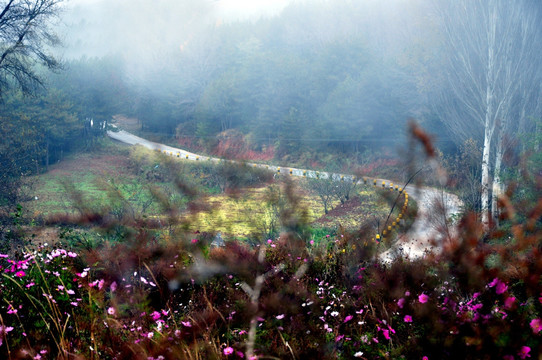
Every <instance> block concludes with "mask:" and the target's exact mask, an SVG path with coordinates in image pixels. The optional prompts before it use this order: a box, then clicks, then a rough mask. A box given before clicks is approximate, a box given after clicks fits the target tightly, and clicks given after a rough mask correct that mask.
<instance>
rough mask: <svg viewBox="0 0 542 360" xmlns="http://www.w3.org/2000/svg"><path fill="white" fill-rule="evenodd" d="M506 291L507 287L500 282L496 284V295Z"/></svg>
mask: <svg viewBox="0 0 542 360" xmlns="http://www.w3.org/2000/svg"><path fill="white" fill-rule="evenodd" d="M506 290H508V286H507V285H506V284H505V283H503V282H502V281H500V282H499V283H498V284H497V287H496V288H495V292H496V293H497V294H502V293H504V292H505V291H506Z"/></svg>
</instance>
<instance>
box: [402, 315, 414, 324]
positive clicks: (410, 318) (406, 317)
mask: <svg viewBox="0 0 542 360" xmlns="http://www.w3.org/2000/svg"><path fill="white" fill-rule="evenodd" d="M404 320H405V322H406V323H410V322H412V316H410V315H405V319H404Z"/></svg>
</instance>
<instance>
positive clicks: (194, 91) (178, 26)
mask: <svg viewBox="0 0 542 360" xmlns="http://www.w3.org/2000/svg"><path fill="white" fill-rule="evenodd" d="M42 1H44V0H42ZM6 3H10V2H6ZM44 3H47V4H48V3H51V5H56V4H57V2H50V1H49V2H46V1H44ZM106 5H107V6H106ZM540 16H541V13H540V4H539V3H538V2H536V1H528V0H524V1H518V2H507V1H499V0H492V1H459V2H450V1H437V2H434V1H428V0H415V1H408V2H407V1H399V0H397V1H391V2H386V3H380V2H374V1H347V0H344V1H304V2H295V3H291V4H290V5H289V6H287V7H285V8H284V9H283V10H282V11H280V12H278V13H275V14H273V15H269V16H262V17H260V18H257V17H255V18H254V17H253V18H250V19H248V20H243V21H241V20H239V21H236V20H233V19H231V18H223V17H222V14H221V13H220V12H219V11H218V10H217V7H216V6H215V5H214V4H212V3H207V2H197V3H196V2H190V1H180V2H179V1H175V2H173V1H163V2H159V3H156V4H150V3H148V2H145V1H130V2H127V1H118V2H115V3H114V4H109V3H108V2H95V3H76V4H74V5H73V7H72V8H64V10H63V13H62V23H63V24H64V27H57V28H56V29H57V30H58V32H59V34H60V36H59V38H61V39H62V40H64V47H62V48H60V50H58V54H59V55H62V56H63V58H64V63H63V65H64V68H65V71H63V72H61V73H59V74H50V73H48V72H45V71H42V70H39V71H38V70H36V71H37V72H33V74H35V76H36V79H38V78H39V79H47V80H48V84H49V85H50V87H51V88H54V89H56V90H55V91H58V93H59V94H62V96H61V98H62V99H65V101H67V102H68V103H69V104H70V106H71V107H72V109H73V111H74V114H75V115H74V116H75V117H76V118H77V122H78V124H79V125H78V126H80V127H82V128H84V127H85V126H86V125H85V124H86V122H88V121H89V119H92V120H93V122H94V123H97V124H99V128H102V127H103V125H102V124H104V123H105V122H107V121H108V120H109V119H110V118H111V116H113V115H115V114H119V113H121V114H125V115H128V116H133V117H136V118H138V119H139V121H140V122H141V125H142V130H143V131H145V132H147V133H153V134H156V135H159V136H164V137H173V136H176V137H177V138H178V139H180V140H182V141H183V144H184V145H189V146H194V147H198V148H199V149H206V150H207V151H209V152H212V151H213V149H214V148H216V146H217V144H219V143H220V141H221V140H220V139H225V138H228V137H231V139H238V138H239V136H242V138H243V141H245V142H246V143H247V144H248V145H247V146H249V147H250V148H251V149H252V150H254V151H262V152H266V153H269V152H270V153H272V154H273V155H274V156H275V158H276V160H285V161H286V160H287V161H294V162H296V161H299V162H302V163H303V162H304V163H318V162H319V161H320V160H321V161H320V163H322V162H325V161H324V160H322V158H324V157H325V156H324V155H323V154H333V157H332V158H333V159H335V160H333V161H336V162H337V164H338V165H339V167H340V166H343V165H345V164H348V163H349V162H348V161H346V159H347V158H348V159H350V160H351V161H354V162H355V161H357V162H359V161H360V160H362V159H363V158H364V157H365V156H366V154H367V153H366V152H367V151H371V152H373V151H381V150H384V149H385V151H390V150H391V151H392V152H393V151H395V150H396V149H401V148H404V147H405V146H406V145H405V144H406V143H405V139H404V136H403V134H404V132H405V131H404V130H405V128H406V123H407V120H408V119H409V118H411V117H412V118H415V119H416V120H417V121H418V122H419V123H421V125H422V126H423V127H424V128H426V129H428V130H429V131H430V132H432V133H435V134H437V136H436V137H435V141H436V144H437V146H438V147H439V149H440V150H441V151H442V152H443V153H444V154H445V155H446V156H451V157H453V156H454V155H455V154H456V153H459V152H461V151H463V150H464V149H471V150H472V152H473V153H477V151H480V153H481V154H482V155H483V156H482V158H480V159H479V160H478V163H477V164H475V165H476V166H474V167H473V169H474V168H476V167H477V166H478V167H479V168H480V173H479V174H478V173H475V174H471V175H469V176H465V177H464V179H463V180H468V181H467V182H468V183H469V184H470V183H471V178H476V177H480V189H479V190H476V191H479V192H481V193H482V197H481V198H480V201H479V202H477V203H476V204H475V207H476V208H477V209H479V210H483V212H484V213H486V214H488V210H490V209H491V207H493V210H494V212H495V210H496V201H495V199H496V197H495V195H497V194H498V193H499V192H501V191H502V182H503V181H502V178H503V176H506V172H507V169H509V168H510V166H511V167H513V166H515V165H517V161H516V160H514V159H517V158H518V156H519V154H520V153H521V152H524V151H526V150H528V146H527V142H525V141H523V135H524V134H527V133H529V132H533V131H535V132H537V131H540V129H539V127H537V126H536V124H537V119H540V117H541V111H542V109H541V105H540V103H541V102H540V99H541V85H540V84H541V83H542V82H541V81H540V54H539V50H538V49H540V48H542V47H541V46H540V31H541V30H540V26H537V24H539V23H541V21H540V20H541V19H540ZM44 29H49V28H48V27H47V28H44ZM40 34H42V36H45V35H43V34H46V33H44V32H42V33H40ZM47 34H49V33H47ZM54 39H55V37H53V36H51V38H50V40H54ZM47 40H49V38H47ZM6 44H7V43H6ZM44 44H45V43H44ZM8 48H9V47H8ZM8 48H6V49H8ZM32 49H33V48H32V47H30V48H28V49H27V50H25V51H30V50H32ZM36 49H39V48H36ZM39 51H41V50H39ZM45 53H47V52H44V54H45ZM29 55H31V54H30V53H29ZM30 58H32V57H30ZM37 59H41V58H40V57H39V56H38V58H37ZM50 64H51V65H53V64H55V63H54V62H51V63H50ZM0 65H1V64H0ZM32 69H34V68H32ZM33 71H34V70H33ZM38 75H39V76H38ZM12 83H15V82H12ZM19 86H22V85H21V84H20V85H19ZM83 132H84V131H83ZM232 141H233V140H232ZM465 144H468V145H465ZM531 147H532V146H531ZM461 158H462V159H473V157H472V156H470V155H466V154H464V155H462V157H461ZM507 159H511V162H510V161H506V160H507ZM350 160H349V161H350ZM40 163H41V164H42V165H46V163H47V160H46V158H43V159H42V160H40ZM341 164H342V165H341ZM471 165H472V164H471ZM471 165H468V167H470V166H471ZM454 166H455V165H454ZM452 168H453V166H452ZM458 179H460V176H458ZM463 180H459V183H462V182H464V181H463ZM469 187H470V189H471V190H469V191H471V192H472V191H475V189H474V188H473V187H472V186H469ZM467 196H470V195H467ZM487 221H488V218H487V217H486V223H487Z"/></svg>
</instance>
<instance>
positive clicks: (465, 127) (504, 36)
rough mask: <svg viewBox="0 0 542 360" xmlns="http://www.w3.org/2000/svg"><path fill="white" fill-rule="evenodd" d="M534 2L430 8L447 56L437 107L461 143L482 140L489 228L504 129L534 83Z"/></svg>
mask: <svg viewBox="0 0 542 360" xmlns="http://www.w3.org/2000/svg"><path fill="white" fill-rule="evenodd" d="M539 8H540V5H539V4H538V3H537V2H535V1H530V0H522V1H506V0H458V1H444V0H441V1H438V2H436V9H437V11H438V14H439V15H440V21H441V23H442V29H443V44H444V49H445V50H446V51H447V52H446V54H447V58H448V59H449V63H448V66H447V67H446V68H445V69H444V71H446V75H447V76H446V78H447V83H446V86H445V87H444V90H443V91H442V97H441V99H440V100H441V101H440V105H441V107H440V108H439V109H438V112H439V113H440V116H441V118H443V120H444V122H445V123H446V124H447V126H448V127H449V128H450V130H451V131H452V132H453V133H455V135H456V136H457V137H458V138H459V139H460V140H461V141H464V140H465V139H468V138H469V137H473V136H474V137H477V138H481V139H482V143H483V147H482V159H481V160H482V165H481V169H482V171H481V211H482V221H483V223H484V225H485V226H486V228H487V227H488V226H489V206H490V202H491V200H492V199H491V198H490V196H491V191H492V189H493V188H494V186H493V181H494V180H493V179H494V178H493V177H492V174H493V175H494V176H497V181H498V182H500V178H499V177H498V173H499V172H500V167H501V164H502V156H503V153H504V149H505V146H504V144H505V143H504V141H505V136H504V135H505V133H506V132H510V131H512V130H513V129H515V128H517V123H518V122H517V119H516V116H514V115H515V114H517V109H518V107H519V108H521V107H523V106H524V105H525V106H526V104H522V102H525V101H528V99H530V98H535V96H530V97H527V98H522V96H521V95H522V92H524V91H526V90H527V89H531V88H532V85H533V84H535V83H536V81H538V82H539V80H540V72H539V67H538V66H536V65H534V64H536V61H535V59H536V58H537V56H540V55H539V53H540V50H539V49H540V48H541V47H540V45H541V36H540V12H539Z"/></svg>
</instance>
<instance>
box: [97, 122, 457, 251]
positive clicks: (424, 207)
mask: <svg viewBox="0 0 542 360" xmlns="http://www.w3.org/2000/svg"><path fill="white" fill-rule="evenodd" d="M107 135H108V136H109V137H110V138H112V139H114V140H117V141H120V142H123V143H126V144H130V145H136V144H139V145H142V146H144V147H146V148H148V149H150V150H154V151H160V152H162V153H165V154H166V155H169V156H172V157H178V158H180V159H187V160H192V161H214V162H218V161H221V160H222V159H219V158H214V157H208V156H203V155H198V154H194V153H191V152H188V151H186V150H183V149H179V148H175V147H172V146H167V145H164V144H159V143H155V142H152V141H149V140H146V139H143V138H140V137H138V136H136V135H134V134H131V133H129V132H127V131H124V130H119V131H108V132H107ZM249 165H250V166H257V167H265V168H268V169H269V170H270V171H273V172H277V173H281V174H290V175H292V176H305V177H309V178H317V177H318V178H322V179H327V178H331V179H333V180H337V181H339V180H344V181H352V180H354V179H355V177H354V176H353V175H351V174H336V173H327V172H324V171H315V170H308V169H297V168H292V167H279V166H275V165H262V164H255V163H249ZM373 180H374V179H371V181H373ZM358 181H360V180H358ZM376 181H377V183H378V184H381V183H382V182H383V181H384V182H386V183H387V184H389V183H390V181H389V180H385V179H376ZM406 191H407V192H408V194H409V196H410V197H412V198H413V199H414V200H415V201H416V202H417V204H418V214H417V217H416V219H415V221H414V223H413V225H412V227H411V228H410V229H409V231H408V232H407V233H405V234H400V235H399V236H398V238H397V240H396V241H395V242H394V244H393V245H392V247H391V248H390V249H388V250H387V251H385V252H383V253H382V254H380V256H379V257H380V259H381V260H382V261H384V262H389V261H392V260H393V259H394V258H395V257H396V256H397V254H399V253H403V254H404V255H407V256H408V257H410V258H411V259H416V258H419V257H422V256H424V254H425V253H426V252H428V251H439V249H440V245H441V244H442V243H443V242H444V241H446V240H447V239H448V238H449V236H451V234H452V233H453V231H454V224H453V223H452V221H451V219H453V218H456V215H457V214H459V212H460V208H461V201H460V200H459V198H458V197H457V196H456V195H454V194H450V193H448V192H445V191H443V190H438V189H436V188H430V187H416V186H412V185H409V186H407V187H406Z"/></svg>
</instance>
